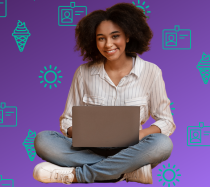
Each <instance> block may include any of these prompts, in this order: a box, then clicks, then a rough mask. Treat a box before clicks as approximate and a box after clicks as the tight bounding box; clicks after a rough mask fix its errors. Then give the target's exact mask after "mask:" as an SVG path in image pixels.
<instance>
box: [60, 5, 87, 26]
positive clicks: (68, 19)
mask: <svg viewBox="0 0 210 187" xmlns="http://www.w3.org/2000/svg"><path fill="white" fill-rule="evenodd" d="M86 15H87V7H86V6H75V2H70V6H59V7H58V25H59V26H77V23H78V22H79V20H80V19H82V18H83V17H84V16H86Z"/></svg>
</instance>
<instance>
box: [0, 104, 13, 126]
mask: <svg viewBox="0 0 210 187" xmlns="http://www.w3.org/2000/svg"><path fill="white" fill-rule="evenodd" d="M16 126H17V107H16V106H6V103H4V102H1V104H0V127H16Z"/></svg>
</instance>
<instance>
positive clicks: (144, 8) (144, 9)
mask: <svg viewBox="0 0 210 187" xmlns="http://www.w3.org/2000/svg"><path fill="white" fill-rule="evenodd" d="M132 3H133V4H134V5H135V3H134V2H132ZM138 4H140V0H138ZM144 4H145V1H144V2H143V3H142V5H137V6H136V7H138V8H141V9H142V10H143V12H144V14H145V13H151V11H148V10H146V9H148V8H149V5H148V6H146V7H144ZM147 18H149V16H147Z"/></svg>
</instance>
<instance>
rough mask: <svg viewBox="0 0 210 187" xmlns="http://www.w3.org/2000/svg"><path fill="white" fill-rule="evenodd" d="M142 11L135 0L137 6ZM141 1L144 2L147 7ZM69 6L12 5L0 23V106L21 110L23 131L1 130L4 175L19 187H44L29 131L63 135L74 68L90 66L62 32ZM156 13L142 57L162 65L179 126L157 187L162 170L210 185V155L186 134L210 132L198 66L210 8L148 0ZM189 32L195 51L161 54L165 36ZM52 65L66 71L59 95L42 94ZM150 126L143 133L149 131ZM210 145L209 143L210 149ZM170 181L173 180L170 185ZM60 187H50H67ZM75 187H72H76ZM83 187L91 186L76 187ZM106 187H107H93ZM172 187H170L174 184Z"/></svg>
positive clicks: (66, 30) (186, 0) (59, 2)
mask: <svg viewBox="0 0 210 187" xmlns="http://www.w3.org/2000/svg"><path fill="white" fill-rule="evenodd" d="M75 2H76V6H79V5H80V6H87V13H90V12H92V11H94V10H98V9H103V10H105V9H106V8H108V7H111V6H113V5H114V4H116V3H120V2H128V3H132V1H128V0H127V1H121V0H113V1H100V3H98V2H99V1H98V0H79V1H75ZM134 2H135V3H136V4H137V2H138V1H137V0H135V1H134ZM142 2H143V1H141V4H142ZM69 4H70V1H67V0H53V1H52V0H36V1H34V0H8V16H7V17H6V18H0V102H6V104H7V105H8V106H16V107H17V113H18V123H17V127H0V142H1V143H0V175H2V177H3V178H4V179H14V184H15V186H16V187H19V186H28V185H30V186H31V187H35V186H45V184H43V183H40V182H37V181H36V180H34V179H33V176H32V173H33V169H34V167H35V165H36V164H38V163H40V162H42V160H41V159H40V158H39V157H38V156H37V155H36V157H35V160H34V161H33V162H31V161H30V160H29V158H28V155H27V153H26V150H25V148H24V147H23V145H22V142H23V141H24V139H25V138H26V136H27V133H28V130H29V129H31V130H32V131H36V133H39V132H40V131H43V130H55V131H58V132H60V130H59V117H60V115H61V114H62V112H63V110H64V106H65V102H66V99H67V94H68V91H69V88H70V86H71V81H72V78H73V75H74V72H75V70H76V68H77V67H78V66H79V65H81V64H83V63H86V62H84V61H82V57H80V56H79V54H80V53H79V52H76V53H75V52H74V51H73V48H74V46H75V38H74V33H75V31H74V29H75V27H72V26H70V27H65V26H64V27H60V26H58V6H68V5H69ZM146 5H149V6H150V7H149V9H148V10H150V11H151V13H150V14H148V15H149V16H150V19H149V21H148V23H149V25H150V27H151V29H152V30H153V33H154V37H153V39H152V42H151V50H150V51H149V52H146V53H144V54H143V55H141V56H140V57H141V58H143V59H144V60H147V61H150V62H153V63H155V64H157V65H158V66H159V67H160V68H161V69H162V72H163V78H164V81H165V84H166V91H167V94H168V97H169V98H170V100H171V102H174V104H173V105H172V106H173V107H174V108H175V110H173V111H172V112H173V113H174V116H173V117H174V121H175V124H176V126H177V129H176V130H175V132H174V134H173V135H172V136H171V139H172V141H173V143H174V149H173V152H172V155H171V157H170V158H169V159H168V160H167V161H165V162H163V163H161V164H159V165H158V166H157V167H156V168H154V169H153V186H162V184H163V181H162V182H158V180H159V179H160V178H161V177H159V176H157V174H160V173H161V172H160V171H159V170H158V169H160V168H161V169H163V167H162V165H163V164H165V165H166V164H168V163H171V165H176V169H180V171H179V172H177V174H181V176H179V177H177V178H178V179H180V182H177V181H175V183H176V186H208V185H209V180H208V179H209V166H210V162H209V153H210V151H209V148H210V147H188V146H187V126H193V125H195V126H197V125H199V122H204V124H205V125H210V124H209V123H210V119H209V105H210V102H209V99H208V96H209V90H210V83H208V84H206V85H205V84H204V83H203V80H202V78H201V75H200V73H199V71H198V69H197V68H196V65H197V64H198V62H199V61H200V59H201V57H202V53H203V52H205V53H206V54H210V48H209V45H208V44H209V41H210V35H209V31H210V25H209V17H210V12H209V6H210V2H208V1H207V0H200V1H192V0H177V1H172V0H161V1H157V0H145V6H146ZM18 20H20V21H22V22H25V23H26V27H27V28H28V29H29V32H30V33H31V36H30V37H29V39H28V41H27V44H26V46H25V49H24V51H23V52H22V53H21V52H19V50H18V47H17V45H16V42H15V40H14V38H13V37H12V32H13V31H14V29H15V27H16V26H17V22H18ZM174 25H180V28H181V29H191V31H192V48H191V50H163V49H162V30H163V29H173V28H174ZM49 65H52V67H53V68H54V67H55V66H57V67H58V68H57V70H61V73H60V75H62V76H63V78H62V79H60V80H61V84H57V85H58V87H57V88H55V87H53V88H52V89H51V90H50V89H49V87H46V88H44V83H42V84H40V79H39V78H38V76H39V75H40V74H41V73H40V70H44V66H46V67H47V68H49ZM153 121H154V120H153V119H150V120H148V121H147V123H146V124H145V125H144V126H143V127H144V128H145V127H148V126H149V125H150V124H151V123H152V122H153ZM209 145H210V141H209ZM167 176H168V178H169V179H170V178H171V177H172V175H170V174H168V175H166V177H167ZM61 185H62V184H50V186H61ZM73 185H74V184H73ZM76 185H85V184H76ZM89 185H93V186H94V185H95V186H96V185H97V186H98V185H100V186H105V185H107V184H105V183H104V184H103V183H100V184H89ZM108 185H118V186H122V185H127V186H128V185H129V186H137V185H139V184H138V183H131V182H130V183H126V182H120V183H117V184H112V183H109V184H108ZM142 186H144V185H143V184H142ZM171 186H172V184H171Z"/></svg>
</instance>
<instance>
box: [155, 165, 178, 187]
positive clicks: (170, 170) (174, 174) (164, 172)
mask: <svg viewBox="0 0 210 187" xmlns="http://www.w3.org/2000/svg"><path fill="white" fill-rule="evenodd" d="M168 167H169V169H165V168H166V167H165V165H163V168H164V169H165V170H164V171H163V170H162V169H159V171H160V172H163V174H162V175H161V174H158V175H157V176H163V179H164V180H165V181H166V182H169V183H168V187H170V182H173V181H174V180H176V181H178V182H179V181H180V180H179V179H175V178H176V176H181V174H176V172H177V171H179V169H177V170H175V165H174V166H173V169H170V163H169V164H168ZM170 172H172V174H173V177H172V178H171V179H167V178H166V176H165V175H166V174H167V173H170ZM163 179H160V180H159V182H161V181H162V180H163ZM166 182H163V186H164V185H165V184H166ZM173 185H174V186H175V185H176V184H175V182H173Z"/></svg>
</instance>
